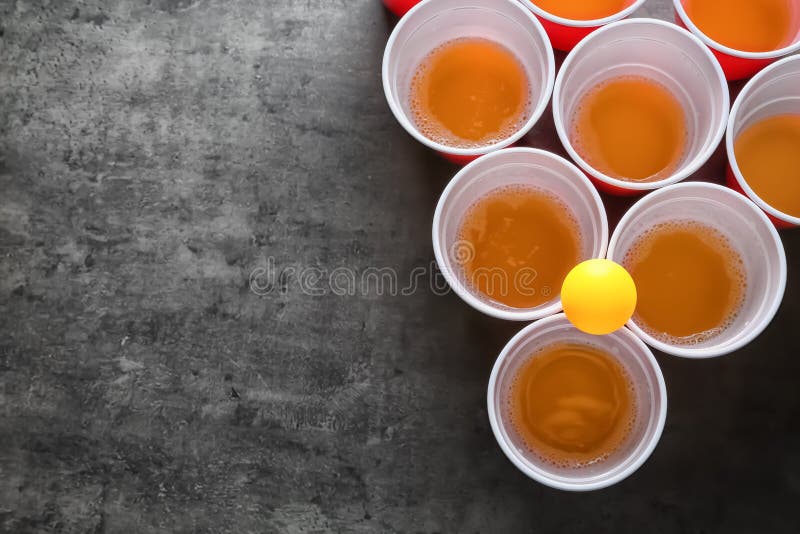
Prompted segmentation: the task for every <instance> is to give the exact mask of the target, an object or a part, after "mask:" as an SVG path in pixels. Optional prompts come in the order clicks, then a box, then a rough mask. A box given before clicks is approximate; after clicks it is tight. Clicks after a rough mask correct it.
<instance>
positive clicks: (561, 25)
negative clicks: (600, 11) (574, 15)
mask: <svg viewBox="0 0 800 534" xmlns="http://www.w3.org/2000/svg"><path fill="white" fill-rule="evenodd" d="M521 2H522V3H523V4H525V5H526V6H527V7H528V9H530V10H531V11H533V12H534V13H535V14H536V17H537V18H538V19H539V21H540V22H541V23H542V26H544V29H545V31H547V35H549V36H550V42H551V43H553V48H557V49H559V50H564V51H566V52H569V51H570V50H572V49H573V48H574V47H575V45H576V44H578V43H579V42H580V40H581V39H583V38H584V37H586V36H587V35H589V34H590V33H592V32H593V31H595V30H596V29H598V28H600V27H602V26H605V25H606V24H609V23H611V22H614V21H617V20H621V19H624V18H625V17H628V16H629V15H631V14H632V13H633V12H634V11H636V10H637V9H639V8H640V7H642V4H644V2H645V0H628V1H627V5H626V6H624V7H623V8H622V9H621V10H619V11H618V12H616V13H614V14H612V15H609V16H607V17H603V18H600V19H568V18H564V17H559V16H558V15H554V14H552V13H550V12H548V11H545V10H544V9H542V8H541V7H539V6H538V5H537V2H536V0H521Z"/></svg>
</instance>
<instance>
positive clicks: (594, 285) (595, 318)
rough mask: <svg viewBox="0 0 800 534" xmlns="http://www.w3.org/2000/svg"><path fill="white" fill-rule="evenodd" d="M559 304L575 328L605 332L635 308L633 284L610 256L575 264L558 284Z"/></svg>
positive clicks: (634, 285) (620, 324)
mask: <svg viewBox="0 0 800 534" xmlns="http://www.w3.org/2000/svg"><path fill="white" fill-rule="evenodd" d="M561 304H562V305H563V306H564V313H565V314H566V316H567V319H569V320H570V322H571V323H572V324H573V325H575V327H576V328H577V329H578V330H582V331H584V332H586V333H588V334H595V335H605V334H610V333H611V332H613V331H614V330H617V329H618V328H621V327H622V326H624V325H625V323H627V322H628V319H630V318H631V316H632V315H633V311H634V309H636V284H634V282H633V278H631V275H630V274H629V273H628V271H626V270H625V268H624V267H623V266H622V265H620V264H618V263H615V262H613V261H611V260H587V261H584V262H582V263H579V264H578V265H576V266H575V267H574V268H573V269H572V270H571V271H570V272H569V274H568V275H567V277H566V278H565V279H564V284H563V285H562V286H561Z"/></svg>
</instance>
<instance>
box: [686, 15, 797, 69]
mask: <svg viewBox="0 0 800 534" xmlns="http://www.w3.org/2000/svg"><path fill="white" fill-rule="evenodd" d="M674 3H675V10H676V12H677V13H678V16H679V17H680V19H681V20H682V21H683V22H684V24H685V25H686V26H687V27H688V28H689V29H690V30H691V31H692V32H693V33H695V34H697V35H700V36H702V38H703V40H704V41H706V42H707V44H708V45H710V46H712V47H713V48H715V49H717V50H720V51H722V52H725V53H726V54H729V55H732V56H736V57H744V58H753V59H756V58H768V57H773V58H774V57H780V56H783V55H785V54H789V53H791V52H793V51H795V50H797V48H798V47H800V0H791V2H790V8H791V12H790V21H789V22H790V27H791V28H794V29H795V34H794V37H793V38H792V39H790V40H789V42H787V43H785V44H784V45H783V46H781V47H780V48H777V49H775V50H768V51H764V52H748V51H744V50H737V49H735V48H731V47H729V46H726V45H724V44H722V43H719V42H717V41H715V40H714V39H712V38H711V37H709V36H708V35H707V34H706V33H705V32H703V30H701V29H700V28H699V27H698V26H697V25H696V24H695V23H694V21H693V20H692V19H691V17H689V13H688V12H687V11H686V3H687V2H686V0H674Z"/></svg>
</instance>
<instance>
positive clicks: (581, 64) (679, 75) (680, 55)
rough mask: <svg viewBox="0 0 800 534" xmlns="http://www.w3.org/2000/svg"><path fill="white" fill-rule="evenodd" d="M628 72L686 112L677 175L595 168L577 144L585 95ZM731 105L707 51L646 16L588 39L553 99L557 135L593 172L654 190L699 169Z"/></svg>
mask: <svg viewBox="0 0 800 534" xmlns="http://www.w3.org/2000/svg"><path fill="white" fill-rule="evenodd" d="M625 76H642V77H646V78H648V79H651V80H653V81H656V82H658V83H660V84H661V85H663V86H664V87H666V88H667V89H669V91H670V92H671V93H672V94H673V95H674V96H675V97H676V98H677V99H678V101H679V102H680V104H681V106H682V107H683V109H684V111H685V114H686V125H687V150H686V153H685V155H684V157H683V160H682V162H681V164H680V166H679V167H678V169H676V171H675V172H674V173H673V175H672V176H669V177H666V178H664V179H662V180H656V181H651V182H632V181H626V180H620V179H616V178H613V177H611V176H607V175H605V174H604V173H602V172H600V171H598V170H597V169H594V168H593V167H592V166H591V165H589V164H588V163H587V162H586V161H585V160H584V159H583V158H581V157H580V155H579V154H578V153H577V152H576V151H575V149H574V147H573V145H572V142H571V140H570V133H571V128H572V121H573V117H574V115H575V112H576V110H577V109H578V105H579V103H580V101H581V99H582V97H583V96H584V95H585V94H586V93H587V91H589V90H590V89H591V88H593V87H595V86H596V85H598V84H600V83H602V82H604V81H606V80H609V79H613V78H619V77H625ZM728 106H729V95H728V86H727V84H726V83H725V78H724V75H723V74H722V71H721V69H720V67H719V65H718V64H717V63H716V60H714V58H713V56H712V55H711V54H710V52H709V51H708V49H707V48H706V47H705V46H704V45H703V44H702V43H701V42H700V41H699V40H697V38H695V37H693V36H692V35H691V34H690V33H689V32H687V31H685V30H683V29H681V28H678V27H677V26H674V25H672V24H668V23H663V22H659V21H653V20H645V19H630V20H625V21H620V22H615V23H612V24H609V25H608V26H605V27H604V28H601V29H600V30H598V31H596V32H594V33H592V34H591V35H589V37H587V38H586V39H584V40H583V41H582V42H581V43H580V44H579V45H578V46H577V47H576V48H575V49H574V50H573V52H572V54H570V56H569V57H568V58H567V60H566V61H565V63H564V65H563V66H562V68H561V72H559V75H558V78H557V80H556V89H555V94H554V98H553V111H554V115H555V118H556V128H557V130H558V135H559V137H560V138H561V141H562V143H563V144H564V146H565V148H566V149H567V151H568V152H569V153H570V156H572V157H573V159H575V161H576V162H577V163H578V164H579V165H580V166H581V167H582V168H583V169H584V170H586V171H587V172H588V173H590V174H591V175H593V176H595V177H597V178H600V179H602V180H603V181H606V182H609V183H611V184H613V185H616V186H619V187H625V188H630V189H654V188H656V187H660V186H662V185H666V184H669V183H674V182H677V181H679V180H682V179H684V178H686V177H687V176H689V175H690V174H692V173H693V172H694V171H696V170H697V169H698V168H699V167H700V166H701V165H702V164H703V163H705V161H706V160H707V159H708V158H709V157H710V156H711V153H712V152H713V151H714V149H715V148H716V146H717V144H718V143H719V141H720V139H721V137H722V135H723V133H724V129H725V124H726V121H727V116H728Z"/></svg>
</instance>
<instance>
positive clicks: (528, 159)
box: [433, 148, 608, 320]
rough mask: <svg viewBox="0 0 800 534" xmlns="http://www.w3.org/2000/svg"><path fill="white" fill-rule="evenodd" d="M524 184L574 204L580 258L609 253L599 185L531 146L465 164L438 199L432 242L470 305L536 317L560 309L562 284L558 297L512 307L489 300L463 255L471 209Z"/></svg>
mask: <svg viewBox="0 0 800 534" xmlns="http://www.w3.org/2000/svg"><path fill="white" fill-rule="evenodd" d="M520 185H521V186H528V187H533V188H537V189H540V190H542V191H545V192H548V193H550V194H552V195H554V196H556V197H557V198H559V199H560V200H561V201H562V202H563V203H564V204H565V205H566V206H568V207H569V208H570V209H571V211H572V216H573V218H574V220H575V221H576V223H577V226H578V229H579V233H580V238H581V261H582V260H585V259H591V258H599V257H602V256H603V255H604V254H605V250H606V245H607V240H608V220H607V218H606V213H605V209H604V208H603V203H602V201H601V200H600V196H599V195H598V193H597V191H596V190H595V189H594V186H592V185H591V183H590V182H589V180H588V179H587V178H586V176H584V175H583V173H581V171H580V170H579V169H578V168H576V167H575V166H574V165H572V164H571V163H569V162H568V161H566V160H565V159H563V158H561V157H559V156H556V155H555V154H551V153H549V152H545V151H542V150H537V149H532V148H509V149H505V150H501V151H498V152H494V153H492V154H489V155H487V156H484V157H482V158H480V159H478V160H476V161H474V162H473V163H471V164H469V165H468V166H466V167H464V169H462V170H461V172H459V173H458V174H457V175H456V176H455V177H454V178H453V180H452V181H451V182H450V184H449V185H448V186H447V188H446V189H445V191H444V193H442V196H441V198H440V199H439V204H438V206H437V208H436V214H435V216H434V226H433V242H434V252H435V253H436V259H437V261H438V263H439V268H440V270H441V271H442V273H443V275H444V276H445V278H446V279H447V281H448V283H449V284H450V285H451V287H453V289H454V290H455V291H456V293H458V294H459V296H461V297H462V298H463V299H464V300H466V301H467V303H468V304H470V305H472V306H473V307H475V308H476V309H478V310H480V311H483V312H484V313H488V314H490V315H493V316H496V317H500V318H504V319H511V320H533V319H538V318H540V317H544V316H545V315H550V314H552V313H556V312H557V311H559V310H560V308H561V301H560V299H559V298H558V294H559V293H560V290H561V288H549V291H551V292H552V294H553V298H552V300H551V301H549V302H547V303H545V304H542V305H540V306H537V307H535V308H527V309H519V308H511V307H508V306H506V305H505V304H502V303H500V302H497V301H494V300H491V299H488V298H487V297H485V296H483V295H482V294H480V293H479V292H477V291H476V290H475V289H474V288H473V287H472V286H471V285H470V284H469V283H467V281H466V280H465V277H464V274H463V272H462V269H461V264H460V258H459V254H460V253H461V251H460V241H459V231H460V228H461V224H462V222H463V220H464V216H465V214H466V213H467V211H468V210H469V208H470V207H472V205H473V204H474V203H475V202H477V201H478V200H479V199H480V198H482V197H484V196H486V195H487V194H489V193H490V192H492V191H494V190H497V189H499V188H503V187H508V186H520ZM539 289H544V288H539Z"/></svg>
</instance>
